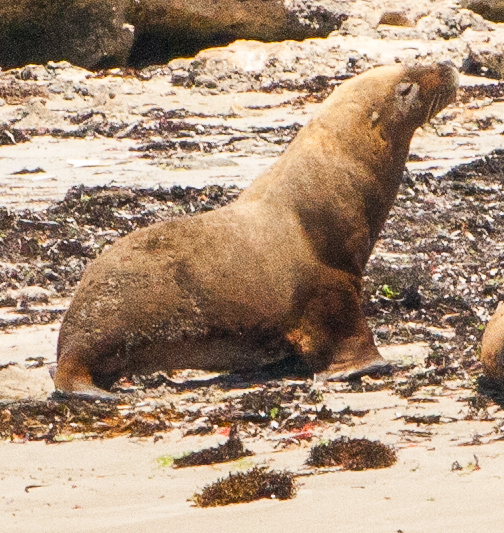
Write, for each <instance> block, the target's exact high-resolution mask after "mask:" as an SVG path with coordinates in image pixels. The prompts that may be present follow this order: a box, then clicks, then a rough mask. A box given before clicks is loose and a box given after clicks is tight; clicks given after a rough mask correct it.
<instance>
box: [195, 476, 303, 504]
mask: <svg viewBox="0 0 504 533" xmlns="http://www.w3.org/2000/svg"><path fill="white" fill-rule="evenodd" d="M297 489H298V487H297V483H296V481H295V477H294V474H292V473H291V472H276V471H274V470H269V469H268V467H267V466H256V467H254V468H252V470H249V471H248V472H244V473H243V472H237V473H235V474H233V473H231V474H229V476H228V477H227V478H222V479H219V480H218V481H216V482H215V483H212V484H211V485H207V486H206V487H205V488H204V489H203V490H202V491H201V492H200V493H196V494H195V495H194V496H193V497H192V498H191V500H192V501H193V502H194V503H195V504H196V506H197V507H216V506H217V505H229V504H230V503H246V502H251V501H254V500H260V499H262V498H274V499H278V500H289V499H291V498H293V497H294V496H295V495H296V492H297Z"/></svg>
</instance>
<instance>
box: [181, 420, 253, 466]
mask: <svg viewBox="0 0 504 533" xmlns="http://www.w3.org/2000/svg"><path fill="white" fill-rule="evenodd" d="M250 455H254V454H253V453H252V452H251V451H249V450H247V449H246V448H244V447H243V443H242V441H241V440H240V436H239V435H238V427H237V426H233V427H232V428H231V430H230V432H229V439H228V441H227V442H226V443H224V444H220V445H219V446H218V447H217V448H205V449H204V450H199V451H197V452H192V453H190V454H188V455H184V456H182V457H178V458H176V459H174V460H173V466H174V467H175V468H183V467H185V466H199V465H211V464H214V463H227V462H229V461H235V460H236V459H240V458H241V457H247V456H250Z"/></svg>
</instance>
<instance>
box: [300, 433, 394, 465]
mask: <svg viewBox="0 0 504 533" xmlns="http://www.w3.org/2000/svg"><path fill="white" fill-rule="evenodd" d="M396 461H397V455H396V453H395V451H394V450H393V449H392V448H391V447H390V446H386V445H385V444H382V443H381V442H374V441H370V440H368V439H349V438H347V437H342V438H340V439H336V440H333V441H330V442H327V443H325V442H324V443H321V444H317V445H316V446H313V448H312V449H311V450H310V456H309V457H308V460H307V464H308V465H310V466H318V467H321V466H341V467H342V469H343V470H365V469H368V468H387V467H389V466H392V465H393V464H394V463H395V462H396Z"/></svg>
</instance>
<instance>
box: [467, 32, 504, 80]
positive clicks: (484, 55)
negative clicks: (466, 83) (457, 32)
mask: <svg viewBox="0 0 504 533" xmlns="http://www.w3.org/2000/svg"><path fill="white" fill-rule="evenodd" d="M462 39H463V40H465V41H466V43H467V45H468V47H469V56H468V59H467V70H468V71H469V72H470V73H475V74H480V73H484V74H485V75H486V76H488V77H495V78H498V79H501V78H504V61H503V59H504V29H503V28H500V27H499V28H498V29H496V30H495V31H492V32H477V31H474V30H472V29H468V30H466V31H465V32H464V34H463V35H462Z"/></svg>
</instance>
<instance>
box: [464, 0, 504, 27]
mask: <svg viewBox="0 0 504 533" xmlns="http://www.w3.org/2000/svg"><path fill="white" fill-rule="evenodd" d="M460 4H461V6H462V7H466V8H467V9H470V10H471V11H474V12H475V13H478V14H479V15H481V16H482V17H483V18H485V19H487V20H491V21H492V22H504V0H462V1H461V2H460Z"/></svg>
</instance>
